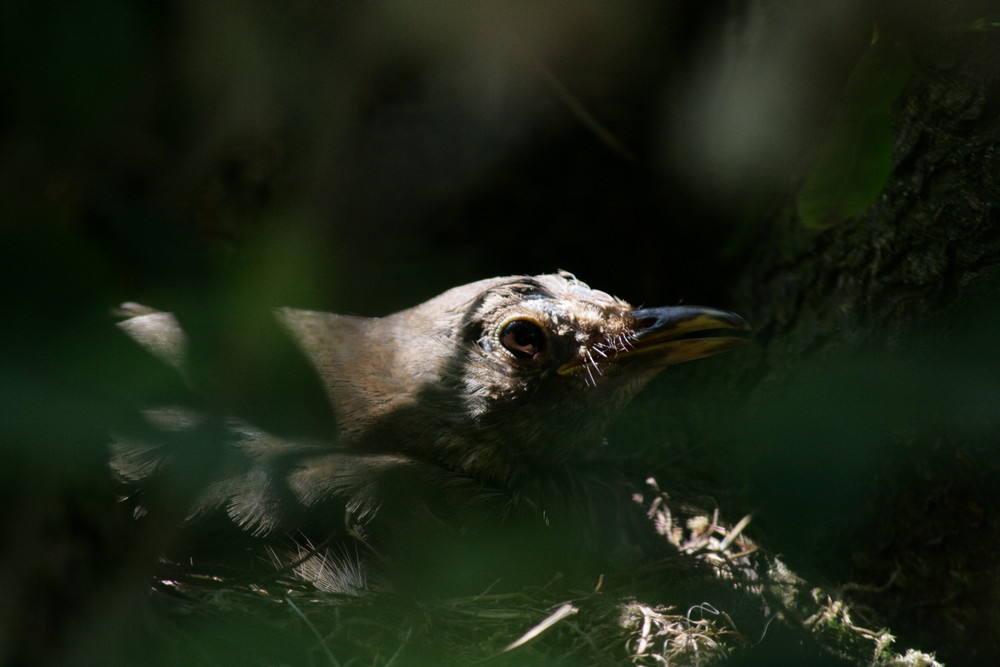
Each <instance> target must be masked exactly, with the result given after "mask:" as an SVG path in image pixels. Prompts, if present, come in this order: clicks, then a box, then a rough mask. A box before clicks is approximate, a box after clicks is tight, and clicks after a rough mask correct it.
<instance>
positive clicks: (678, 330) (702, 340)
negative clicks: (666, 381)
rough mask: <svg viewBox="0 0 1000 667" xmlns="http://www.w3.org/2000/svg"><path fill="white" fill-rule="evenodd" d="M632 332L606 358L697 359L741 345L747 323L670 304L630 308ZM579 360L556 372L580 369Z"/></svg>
mask: <svg viewBox="0 0 1000 667" xmlns="http://www.w3.org/2000/svg"><path fill="white" fill-rule="evenodd" d="M632 316H633V317H634V318H635V322H636V325H635V333H634V335H633V337H631V338H630V339H629V342H628V344H627V345H625V346H624V349H622V350H620V351H619V352H618V354H617V355H616V356H614V357H613V358H612V359H609V361H610V362H611V363H617V362H618V361H619V360H621V359H623V358H632V357H638V356H640V355H643V356H645V355H652V356H653V358H650V359H648V361H649V364H648V365H649V366H666V365H670V364H678V363H680V362H682V361H692V360H694V359H701V358H703V357H708V356H711V355H713V354H717V353H719V352H725V351H726V350H731V349H733V348H736V347H739V346H740V345H743V344H744V343H746V342H747V341H748V340H749V337H750V329H751V327H750V325H749V324H748V323H747V321H746V320H744V319H743V318H742V317H740V316H739V315H737V314H736V313H730V312H728V311H725V310H716V309H714V308H702V307H700V306H670V307H665V308H641V309H639V310H633V311H632ZM580 368H581V362H580V361H571V362H569V363H567V364H563V365H562V366H561V367H560V368H559V369H558V373H559V374H560V375H568V374H570V373H573V372H575V371H577V370H580Z"/></svg>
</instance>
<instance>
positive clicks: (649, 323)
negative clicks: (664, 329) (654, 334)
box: [636, 317, 659, 329]
mask: <svg viewBox="0 0 1000 667" xmlns="http://www.w3.org/2000/svg"><path fill="white" fill-rule="evenodd" d="M657 322H659V320H658V319H657V318H655V317H644V318H642V319H641V320H639V321H638V322H637V323H636V327H637V328H639V329H649V328H650V327H654V326H656V323H657Z"/></svg>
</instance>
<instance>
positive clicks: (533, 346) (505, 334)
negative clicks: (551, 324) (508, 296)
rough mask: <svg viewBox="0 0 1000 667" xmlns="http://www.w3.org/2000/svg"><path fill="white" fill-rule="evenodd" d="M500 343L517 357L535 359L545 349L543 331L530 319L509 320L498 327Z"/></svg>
mask: <svg viewBox="0 0 1000 667" xmlns="http://www.w3.org/2000/svg"><path fill="white" fill-rule="evenodd" d="M500 344H501V345H503V346H504V347H505V348H507V351H508V352H510V353H511V354H513V355H514V356H515V357H517V358H518V359H535V358H537V357H538V355H540V354H541V353H542V352H543V351H544V350H545V332H544V331H542V328H541V327H540V326H538V325H537V324H535V323H534V322H532V321H531V320H511V321H510V322H507V324H505V325H504V326H503V328H502V329H500Z"/></svg>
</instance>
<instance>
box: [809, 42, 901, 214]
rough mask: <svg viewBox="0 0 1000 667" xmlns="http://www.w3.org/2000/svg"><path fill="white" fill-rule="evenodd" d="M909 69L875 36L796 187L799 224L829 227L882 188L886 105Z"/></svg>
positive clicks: (888, 134)
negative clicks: (806, 175) (798, 188)
mask: <svg viewBox="0 0 1000 667" xmlns="http://www.w3.org/2000/svg"><path fill="white" fill-rule="evenodd" d="M909 73H910V62H909V56H908V54H907V52H906V51H905V49H904V48H902V47H901V46H900V45H899V44H898V43H895V42H894V41H892V40H890V39H885V38H878V37H876V39H875V40H874V41H873V42H872V44H871V46H870V47H869V48H868V50H867V51H866V52H865V54H864V56H862V58H861V60H860V62H858V65H857V67H855V69H854V72H852V73H851V76H850V78H849V79H848V81H847V87H846V90H845V93H844V103H843V105H842V107H841V109H840V111H839V113H838V115H837V117H836V119H835V120H834V122H833V127H832V128H831V131H830V135H829V137H828V138H827V140H826V142H825V143H824V144H823V146H822V148H820V151H819V156H818V157H817V159H816V163H815V165H814V166H813V168H812V171H811V172H810V174H809V176H808V177H807V178H806V181H805V183H804V184H803V185H802V188H801V189H800V190H799V194H798V198H797V200H796V206H797V208H798V213H799V218H800V219H801V220H802V224H803V225H805V226H806V227H808V228H810V229H826V228H828V227H832V226H834V225H836V224H838V223H840V222H843V221H844V220H846V219H848V218H851V217H853V216H855V215H857V214H858V213H860V212H861V211H863V210H864V209H865V208H867V207H868V205H869V204H871V203H872V202H873V201H874V200H875V198H876V197H877V196H878V195H879V193H880V192H881V191H882V188H883V186H884V185H885V182H886V179H888V177H889V173H890V171H891V170H892V127H891V124H890V120H891V118H890V116H891V113H890V112H891V106H892V103H893V102H894V101H895V100H896V98H897V97H898V96H899V93H900V91H901V90H902V88H903V85H904V84H905V83H906V80H907V78H908V76H909Z"/></svg>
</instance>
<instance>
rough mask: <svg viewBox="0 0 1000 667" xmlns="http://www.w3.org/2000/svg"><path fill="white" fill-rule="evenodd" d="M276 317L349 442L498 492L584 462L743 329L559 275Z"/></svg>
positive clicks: (699, 311) (693, 310) (713, 315)
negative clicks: (364, 314) (643, 400)
mask: <svg viewBox="0 0 1000 667" xmlns="http://www.w3.org/2000/svg"><path fill="white" fill-rule="evenodd" d="M282 318H283V320H284V321H285V323H286V325H287V326H288V327H289V328H290V329H291V330H292V331H293V333H294V335H295V337H296V338H297V340H298V341H299V343H300V345H301V347H302V348H303V350H304V351H305V352H306V353H307V355H308V356H310V357H311V358H312V359H313V362H314V364H315V365H316V367H317V369H318V370H319V373H320V375H321V377H322V378H323V379H324V381H325V382H326V384H327V387H328V391H329V395H330V398H331V401H332V402H333V404H334V406H335V408H336V411H337V413H338V417H339V419H340V424H341V426H342V429H343V432H344V434H345V436H346V437H347V439H348V440H354V441H356V442H358V443H359V445H361V446H363V447H366V448H371V449H372V450H379V451H399V452H405V453H406V454H408V455H410V456H416V457H423V458H426V459H427V460H430V461H434V462H439V463H442V464H444V465H445V466H448V467H450V468H452V469H454V470H456V471H458V472H461V473H464V474H468V475H470V476H472V477H474V478H477V479H482V480H484V481H488V482H490V483H493V484H500V485H509V484H513V483H516V482H517V481H518V480H519V479H521V478H523V477H525V476H526V475H530V474H531V473H532V471H536V470H538V469H539V468H540V467H552V466H559V465H564V464H567V463H573V462H575V461H584V460H587V459H588V458H591V457H592V456H593V454H594V452H595V451H596V450H597V448H598V445H599V443H600V440H601V435H602V433H603V432H604V430H605V428H606V427H607V426H608V424H609V422H610V421H611V420H612V419H614V418H615V417H616V416H617V415H618V414H619V413H620V411H621V410H622V408H624V406H625V405H626V404H627V403H628V402H629V400H631V398H632V397H633V396H634V395H635V393H636V392H637V391H638V390H639V389H640V388H641V387H642V386H643V385H644V384H645V383H646V382H648V381H649V379H651V378H652V377H653V376H654V375H655V374H656V373H658V372H659V371H661V370H662V369H663V368H665V367H666V366H668V365H671V364H674V363H678V362H682V361H688V360H692V359H698V358H701V357H705V356H708V355H711V354H715V353H717V352H722V351H724V350H728V349H732V348H734V347H736V346H738V345H740V344H742V343H743V342H745V341H746V339H747V334H748V331H749V328H750V327H749V325H748V324H747V323H746V321H744V320H743V319H742V318H741V317H739V316H738V315H735V314H733V313H729V312H725V311H721V310H715V309H710V308H700V307H695V306H676V307H666V308H642V309H635V308H633V307H632V306H631V305H629V304H628V303H627V302H625V301H622V300H621V299H618V298H615V297H613V296H611V295H609V294H607V293H605V292H602V291H599V290H594V289H591V288H590V287H588V286H587V285H586V284H584V283H583V282H581V281H579V280H577V279H576V278H575V277H573V276H572V275H571V274H568V273H565V272H563V273H558V274H551V275H539V276H513V277H504V278H491V279H487V280H482V281H479V282H475V283H471V284H469V285H464V286H461V287H457V288H454V289H451V290H449V291H447V292H445V293H443V294H441V295H440V296H437V297H435V298H433V299H431V300H429V301H427V302H425V303H423V304H421V305H419V306H416V307H414V308H410V309H408V310H404V311H401V312H399V313H396V314H393V315H389V316H387V317H382V318H357V317H345V316H339V315H331V314H327V313H313V312H309V311H297V310H290V309H285V310H284V311H283V312H282Z"/></svg>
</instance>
